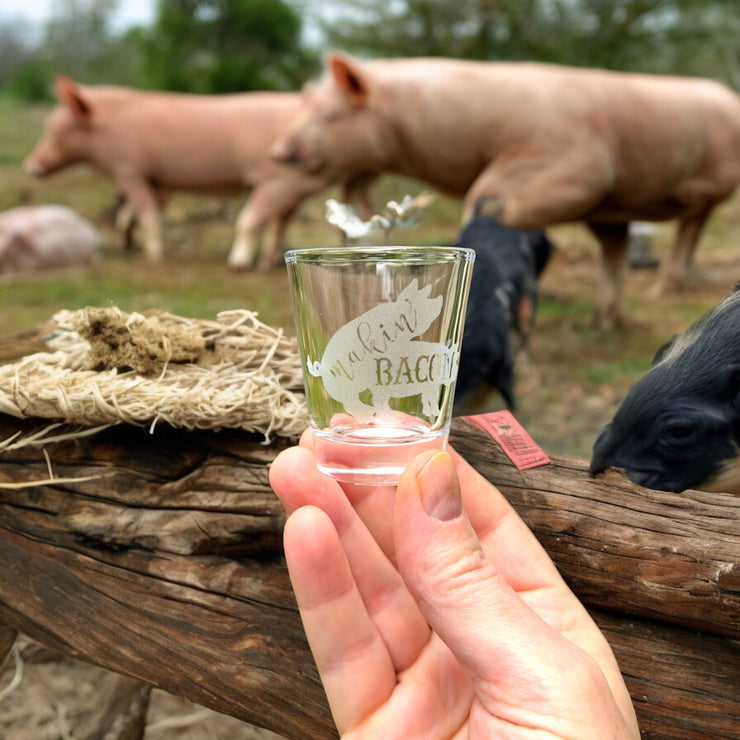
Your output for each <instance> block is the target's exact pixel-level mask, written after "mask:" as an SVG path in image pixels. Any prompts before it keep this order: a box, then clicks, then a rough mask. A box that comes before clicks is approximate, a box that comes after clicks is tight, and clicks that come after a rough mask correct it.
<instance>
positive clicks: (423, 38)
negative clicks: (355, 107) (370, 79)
mask: <svg viewBox="0 0 740 740" xmlns="http://www.w3.org/2000/svg"><path fill="white" fill-rule="evenodd" d="M321 7H322V8H323V11H322V12H319V13H317V15H316V20H315V22H316V23H318V24H320V25H321V27H322V29H323V32H324V34H325V37H326V41H327V45H328V46H330V47H334V48H340V49H344V50H345V51H348V52H354V53H357V54H360V55H366V56H453V57H459V58H463V59H489V60H493V59H502V60H525V59H528V60H539V61H546V62H555V63H559V64H571V65H576V66H587V67H604V68H609V69H621V70H639V71H644V72H655V73H675V74H694V75H704V76H709V77H716V78H719V79H723V80H724V81H726V82H729V83H734V86H735V87H736V88H740V4H738V2H737V0H456V1H455V2H454V3H453V2H449V0H390V1H389V2H386V3H378V2H375V0H343V1H342V2H334V3H332V2H328V3H326V2H325V3H324V4H323V5H322V6H321Z"/></svg>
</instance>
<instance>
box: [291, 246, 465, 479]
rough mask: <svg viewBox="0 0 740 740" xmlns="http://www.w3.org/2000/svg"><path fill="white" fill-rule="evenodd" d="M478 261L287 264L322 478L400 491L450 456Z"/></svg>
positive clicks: (456, 251)
mask: <svg viewBox="0 0 740 740" xmlns="http://www.w3.org/2000/svg"><path fill="white" fill-rule="evenodd" d="M474 259H475V253H474V252H473V250H471V249H463V248H459V247H347V248H336V247H331V248H329V247H327V248H316V249H313V248H306V249H295V250H291V251H289V252H287V253H286V255H285V261H286V264H287V266H288V275H289V279H290V285H291V289H292V294H293V308H294V311H295V320H296V329H297V335H298V345H299V349H300V354H301V362H302V367H303V379H304V385H305V390H306V402H307V406H308V412H309V418H310V425H311V429H312V431H313V434H314V441H315V450H316V457H317V460H318V464H319V467H320V469H321V470H322V471H323V472H325V473H327V474H328V475H330V476H332V477H334V478H336V479H338V480H341V481H346V482H350V483H363V484H369V485H386V484H395V483H397V482H398V479H399V477H400V475H401V473H402V472H403V470H404V468H405V467H406V465H407V464H408V463H409V462H410V461H411V460H412V459H413V458H414V457H415V456H416V455H417V454H418V453H420V452H422V451H424V450H427V449H444V448H445V447H446V445H447V439H448V436H449V427H450V419H451V416H452V402H453V399H454V393H455V381H456V379H457V369H458V364H459V358H460V344H461V341H462V336H463V329H464V325H465V310H466V307H467V301H468V289H469V287H470V276H471V274H472V267H473V261H474Z"/></svg>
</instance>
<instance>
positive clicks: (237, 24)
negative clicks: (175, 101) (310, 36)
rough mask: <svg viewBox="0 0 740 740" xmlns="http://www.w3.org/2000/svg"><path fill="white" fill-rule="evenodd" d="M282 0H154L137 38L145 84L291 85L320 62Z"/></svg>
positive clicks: (204, 89) (209, 87)
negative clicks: (148, 22)
mask: <svg viewBox="0 0 740 740" xmlns="http://www.w3.org/2000/svg"><path fill="white" fill-rule="evenodd" d="M300 35H301V20H300V18H299V16H298V15H297V14H296V12H295V11H294V10H293V9H292V8H290V6H288V5H287V4H286V3H285V2H283V0H248V2H245V0H160V2H159V6H158V13H157V19H156V22H155V24H154V26H153V27H152V28H151V29H149V31H148V32H147V33H146V34H145V35H144V38H143V44H142V49H143V65H142V66H143V70H144V75H145V79H146V83H147V85H149V86H151V87H155V88H162V89H169V90H181V91H186V92H196V93H226V92H235V91H239V90H272V89H283V90H286V89H295V88H297V87H299V86H300V85H301V84H302V83H303V82H304V81H305V80H306V78H307V76H310V74H312V73H314V72H315V71H316V69H317V67H318V59H317V57H316V55H315V54H311V53H310V52H308V51H307V50H306V49H305V48H304V47H302V45H301V39H300Z"/></svg>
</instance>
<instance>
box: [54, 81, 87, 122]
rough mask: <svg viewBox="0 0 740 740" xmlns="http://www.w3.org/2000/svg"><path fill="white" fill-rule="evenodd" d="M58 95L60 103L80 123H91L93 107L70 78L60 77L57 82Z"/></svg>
mask: <svg viewBox="0 0 740 740" xmlns="http://www.w3.org/2000/svg"><path fill="white" fill-rule="evenodd" d="M56 94H57V98H58V100H59V102H60V103H61V104H62V105H63V106H64V107H65V108H67V110H69V112H70V113H71V114H72V117H73V118H74V119H75V120H76V121H78V122H79V123H89V122H90V118H92V107H91V106H90V103H89V102H88V101H87V99H86V97H85V94H84V92H83V91H82V89H81V88H80V86H79V85H78V84H77V83H76V82H75V81H74V80H72V79H70V78H69V77H65V76H64V75H59V77H57V80H56Z"/></svg>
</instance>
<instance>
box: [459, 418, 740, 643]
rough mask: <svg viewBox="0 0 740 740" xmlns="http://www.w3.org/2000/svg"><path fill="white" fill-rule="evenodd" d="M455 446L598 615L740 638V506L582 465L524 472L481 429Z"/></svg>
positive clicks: (465, 430) (566, 461)
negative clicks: (635, 617) (508, 504)
mask: <svg viewBox="0 0 740 740" xmlns="http://www.w3.org/2000/svg"><path fill="white" fill-rule="evenodd" d="M452 442H453V445H454V446H455V448H456V449H457V450H458V451H459V452H460V453H461V454H463V455H464V457H466V458H467V459H468V460H469V461H470V462H471V463H472V464H474V465H475V467H476V468H477V469H478V470H479V471H480V472H481V473H482V474H483V475H484V476H485V477H486V478H488V480H490V481H492V482H493V483H494V484H495V485H496V486H497V487H498V488H499V490H501V492H502V493H503V494H504V495H505V496H506V497H507V498H508V500H509V501H510V502H511V504H512V506H514V508H515V509H516V510H517V511H518V512H519V514H520V515H521V517H522V518H523V519H524V521H525V522H526V523H527V525H528V526H529V527H530V529H532V530H533V531H534V533H535V534H536V535H537V538H538V539H539V540H540V542H541V543H542V544H543V546H544V547H545V549H546V550H547V551H548V553H549V554H550V556H551V557H552V558H553V560H554V561H555V563H556V564H557V566H558V569H559V570H560V572H561V573H562V574H563V576H564V577H565V579H566V580H567V581H568V582H569V585H570V586H571V588H572V589H573V590H574V591H575V592H576V593H577V594H578V596H579V598H580V599H581V600H582V601H583V602H584V603H586V604H588V605H589V606H593V607H598V608H599V609H605V610H609V611H616V612H618V613H621V614H634V615H641V616H647V617H651V618H654V619H658V620H660V621H665V622H670V623H674V624H681V625H685V626H687V627H692V628H697V629H700V630H703V631H705V632H715V633H717V634H723V635H727V636H730V637H735V638H738V637H740V566H738V560H739V559H740V497H736V496H732V495H729V494H718V493H705V492H700V491H685V492H684V493H666V492H664V491H651V490H648V489H646V488H641V487H640V486H637V485H634V484H633V483H631V482H630V481H629V480H628V479H627V478H626V477H625V476H624V475H622V474H621V473H619V472H617V471H608V472H607V473H606V474H604V475H601V476H599V477H597V478H592V477H590V476H589V474H588V469H587V465H586V464H585V462H584V461H583V460H578V459H575V458H568V457H558V458H556V459H555V460H554V461H553V464H552V465H546V466H543V467H539V468H533V469H531V470H525V471H521V472H520V471H518V470H517V469H516V468H515V467H514V466H513V465H510V464H508V463H507V461H506V457H505V456H504V454H503V453H502V452H501V450H500V448H499V447H498V446H497V445H495V444H492V442H491V439H490V437H488V435H487V434H486V433H485V432H484V431H482V430H481V429H479V428H478V427H477V426H475V425H473V424H470V423H469V422H467V421H464V420H456V423H455V426H454V434H453V440H452Z"/></svg>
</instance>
